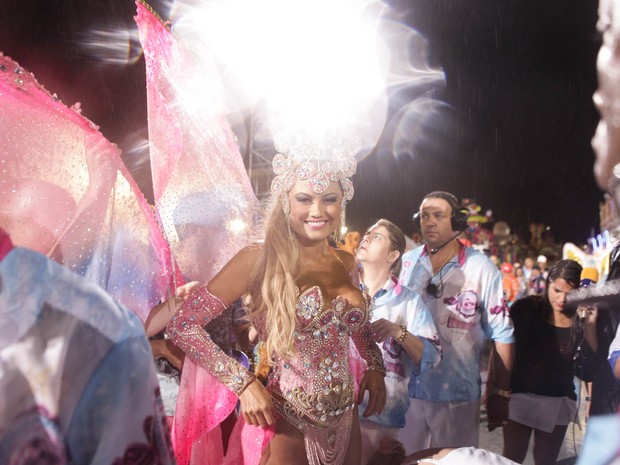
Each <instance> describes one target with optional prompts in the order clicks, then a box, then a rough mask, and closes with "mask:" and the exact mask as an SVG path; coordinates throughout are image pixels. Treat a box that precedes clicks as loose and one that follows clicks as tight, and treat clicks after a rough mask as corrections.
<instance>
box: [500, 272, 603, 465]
mask: <svg viewBox="0 0 620 465" xmlns="http://www.w3.org/2000/svg"><path fill="white" fill-rule="evenodd" d="M580 275H581V266H580V265H579V264H578V263H577V262H575V261H573V260H560V261H559V262H557V263H556V264H555V265H554V266H553V267H552V268H551V269H550V270H549V275H548V277H547V280H546V289H545V293H544V294H543V295H539V296H538V295H535V296H529V297H526V298H524V299H521V300H518V301H516V302H515V303H514V304H513V306H512V307H511V309H510V316H511V318H512V320H513V323H514V327H515V346H516V357H515V364H514V368H513V371H512V378H511V382H510V387H511V389H512V400H511V402H510V416H509V420H508V423H507V424H506V425H505V426H504V431H503V433H504V452H503V455H504V456H505V457H507V458H509V459H511V460H514V461H515V462H518V463H523V460H524V459H525V455H526V454H527V450H528V445H529V441H530V437H531V435H532V431H534V449H533V455H534V463H535V464H536V465H547V464H553V463H555V462H556V459H557V457H558V454H559V452H560V447H561V446H562V441H563V440H564V435H565V434H566V429H567V426H568V423H570V422H571V421H573V420H574V418H575V414H576V394H575V386H574V384H573V377H574V375H575V367H574V362H573V359H574V356H575V353H576V351H577V349H578V347H579V345H580V344H582V343H583V344H589V345H590V347H591V348H593V349H594V350H596V332H595V323H596V317H597V312H596V310H595V309H594V308H582V307H580V308H578V309H574V308H570V307H567V305H566V294H567V293H568V292H570V291H572V290H573V289H575V288H577V287H578V286H579V281H580ZM578 315H579V316H582V318H579V316H578Z"/></svg>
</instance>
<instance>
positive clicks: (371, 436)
mask: <svg viewBox="0 0 620 465" xmlns="http://www.w3.org/2000/svg"><path fill="white" fill-rule="evenodd" d="M360 430H361V432H362V464H366V463H367V462H368V459H369V458H370V456H371V455H372V454H374V453H375V452H377V450H378V449H379V446H380V441H381V438H383V437H386V436H387V437H390V438H392V439H396V440H398V439H399V438H398V434H399V432H400V428H390V427H389V426H383V425H379V424H377V423H372V422H370V421H360Z"/></svg>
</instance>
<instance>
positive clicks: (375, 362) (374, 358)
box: [351, 301, 385, 374]
mask: <svg viewBox="0 0 620 465" xmlns="http://www.w3.org/2000/svg"><path fill="white" fill-rule="evenodd" d="M366 305H367V306H369V305H370V303H369V302H368V301H367V302H366ZM351 339H353V342H354V343H355V347H357V351H358V352H359V353H360V356H361V357H362V358H363V359H364V360H365V361H366V364H367V366H368V368H367V370H368V371H372V370H375V371H378V372H379V373H383V374H385V366H384V365H383V355H382V354H381V349H379V346H378V345H377V343H376V342H375V340H374V339H373V337H372V331H371V330H370V323H369V322H366V324H364V325H363V326H362V327H360V328H359V329H357V330H355V331H353V332H352V333H351Z"/></svg>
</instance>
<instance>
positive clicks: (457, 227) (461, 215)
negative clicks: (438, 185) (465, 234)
mask: <svg viewBox="0 0 620 465" xmlns="http://www.w3.org/2000/svg"><path fill="white" fill-rule="evenodd" d="M426 199H443V200H445V201H446V202H448V203H449V204H450V208H451V209H452V214H451V215H450V222H451V227H452V231H465V230H466V229H467V227H468V224H467V218H469V211H468V210H467V209H466V208H459V202H458V200H457V199H456V197H455V196H454V195H452V194H450V193H449V192H443V191H436V192H431V193H430V194H427V195H426V196H425V197H424V200H426ZM413 224H414V226H415V228H416V229H417V230H418V231H421V230H422V228H421V226H420V212H416V213H415V214H414V215H413Z"/></svg>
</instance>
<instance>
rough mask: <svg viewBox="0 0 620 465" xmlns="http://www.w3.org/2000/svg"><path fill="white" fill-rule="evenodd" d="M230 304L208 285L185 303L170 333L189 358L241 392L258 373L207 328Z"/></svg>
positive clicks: (168, 330) (172, 321) (234, 389)
mask: <svg viewBox="0 0 620 465" xmlns="http://www.w3.org/2000/svg"><path fill="white" fill-rule="evenodd" d="M226 307H227V306H226V305H225V304H224V303H223V302H222V301H221V300H220V299H218V298H217V297H216V296H214V295H213V294H211V293H210V292H209V291H208V290H207V288H206V286H202V287H200V288H199V289H198V290H197V291H196V292H194V293H193V294H192V295H191V296H190V297H189V298H188V299H187V300H185V301H184V302H183V304H182V305H181V308H180V310H179V311H178V312H177V314H176V315H175V316H174V317H173V318H172V319H171V321H170V323H169V324H168V327H167V329H166V332H167V334H168V337H169V338H170V339H171V340H172V342H173V343H174V344H175V345H177V346H178V347H179V348H180V349H181V350H183V352H185V354H186V356H187V357H189V358H190V359H191V360H192V361H194V362H195V363H197V364H198V365H199V366H201V367H202V368H204V369H205V370H207V371H208V372H209V373H211V374H212V375H213V376H215V377H216V378H217V379H218V380H219V381H220V382H221V383H222V384H224V385H225V386H226V387H227V388H228V389H230V390H231V391H232V392H234V393H235V394H237V395H240V394H241V392H242V391H243V390H244V389H245V387H246V386H247V385H248V384H250V382H252V380H253V379H254V375H252V374H251V373H250V372H249V371H248V370H246V369H245V368H244V367H243V366H242V365H241V364H239V363H238V362H236V361H235V360H234V359H233V358H231V357H229V356H228V355H227V354H226V353H224V352H223V351H222V349H220V348H219V347H218V345H217V344H216V343H215V342H213V340H212V339H211V338H210V337H209V334H208V333H207V332H206V331H205V330H204V328H203V326H205V325H207V324H208V323H209V322H211V321H212V320H214V319H215V318H216V317H218V316H219V315H220V314H221V313H222V312H224V310H226Z"/></svg>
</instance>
